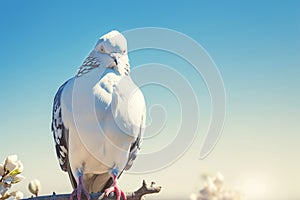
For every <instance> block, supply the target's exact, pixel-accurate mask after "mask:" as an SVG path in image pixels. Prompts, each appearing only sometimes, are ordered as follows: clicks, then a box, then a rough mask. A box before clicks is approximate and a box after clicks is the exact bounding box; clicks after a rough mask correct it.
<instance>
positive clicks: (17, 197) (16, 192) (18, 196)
mask: <svg viewBox="0 0 300 200" xmlns="http://www.w3.org/2000/svg"><path fill="white" fill-rule="evenodd" d="M10 195H11V196H13V197H15V199H23V198H24V194H23V193H22V192H20V191H14V192H11V193H10Z"/></svg>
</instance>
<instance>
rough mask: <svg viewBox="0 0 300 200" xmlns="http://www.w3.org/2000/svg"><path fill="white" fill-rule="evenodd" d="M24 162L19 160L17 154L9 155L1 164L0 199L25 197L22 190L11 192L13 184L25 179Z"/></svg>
mask: <svg viewBox="0 0 300 200" xmlns="http://www.w3.org/2000/svg"><path fill="white" fill-rule="evenodd" d="M23 169H24V166H23V163H22V162H21V161H20V160H18V156H17V155H11V156H7V158H6V159H5V160H4V162H3V163H2V164H0V199H1V200H3V199H22V198H23V197H24V195H23V193H22V192H19V191H14V192H11V193H10V192H9V189H10V188H11V186H12V184H16V183H18V182H20V181H22V180H24V176H22V175H21V174H20V173H21V172H23Z"/></svg>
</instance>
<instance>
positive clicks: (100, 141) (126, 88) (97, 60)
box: [52, 31, 146, 200]
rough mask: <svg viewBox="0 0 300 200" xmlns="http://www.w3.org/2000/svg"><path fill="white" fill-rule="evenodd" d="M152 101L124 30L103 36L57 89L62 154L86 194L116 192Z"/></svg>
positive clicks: (77, 188) (56, 131)
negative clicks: (136, 76)
mask: <svg viewBox="0 0 300 200" xmlns="http://www.w3.org/2000/svg"><path fill="white" fill-rule="evenodd" d="M145 121H146V105H145V100H144V96H143V94H142V92H141V91H140V90H139V88H138V87H137V86H136V85H135V84H134V82H133V81H132V79H131V77H130V66H129V60H128V55H127V41H126V39H125V37H124V36H123V35H122V34H121V33H120V32H118V31H111V32H109V33H107V34H105V35H103V36H102V37H101V38H100V39H99V40H98V42H97V44H96V46H95V48H94V49H93V51H92V52H91V53H90V54H89V56H88V57H87V58H86V59H85V60H84V62H83V64H82V65H81V66H80V68H79V70H78V72H77V74H76V76H74V77H73V78H71V79H69V80H68V81H66V82H65V83H64V84H63V85H62V86H61V87H60V88H59V89H58V91H57V93H56V95H55V98H54V104H53V115H52V132H53V137H54V141H55V148H56V154H57V157H58V160H59V164H60V166H61V169H62V170H63V171H66V172H68V174H69V177H70V180H71V183H72V186H73V188H74V191H73V193H72V194H71V197H70V198H71V199H73V197H75V196H76V195H77V199H80V198H81V193H82V192H84V194H85V195H86V196H87V198H88V199H90V197H89V194H88V193H91V192H105V195H106V196H107V195H108V194H109V193H111V192H115V194H116V197H117V199H118V200H119V199H120V198H121V197H122V198H123V199H126V196H125V194H124V192H123V191H121V190H120V189H119V188H118V186H117V178H118V177H119V176H120V175H121V173H122V172H123V170H128V169H129V168H130V167H131V165H132V162H133V160H134V159H135V158H136V155H137V151H138V150H139V147H140V142H141V138H142V136H143V133H144V128H145Z"/></svg>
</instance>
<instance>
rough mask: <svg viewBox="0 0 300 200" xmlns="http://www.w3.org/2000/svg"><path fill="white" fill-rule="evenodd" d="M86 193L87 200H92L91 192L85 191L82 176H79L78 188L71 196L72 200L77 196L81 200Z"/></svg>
mask: <svg viewBox="0 0 300 200" xmlns="http://www.w3.org/2000/svg"><path fill="white" fill-rule="evenodd" d="M82 192H83V193H84V195H85V196H86V198H87V200H91V197H90V194H89V192H88V191H87V190H86V189H85V187H84V185H83V184H82V176H79V181H78V186H77V188H76V189H75V190H74V191H73V192H72V194H71V195H70V200H73V198H74V197H75V196H77V200H81V193H82Z"/></svg>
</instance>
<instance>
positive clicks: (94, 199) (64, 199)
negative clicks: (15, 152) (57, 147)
mask: <svg viewBox="0 0 300 200" xmlns="http://www.w3.org/2000/svg"><path fill="white" fill-rule="evenodd" d="M154 185H155V183H154V182H152V183H151V185H150V187H147V184H146V182H145V180H143V185H142V187H141V188H140V189H138V190H137V191H135V192H131V193H127V194H126V197H127V200H141V199H142V197H143V196H144V195H146V194H153V193H158V192H160V190H161V187H160V186H154ZM52 199H53V200H69V199H70V194H55V193H53V194H52V195H49V196H38V197H32V198H29V199H27V200H52ZM82 199H85V197H83V196H82ZM98 199H101V200H115V199H116V198H115V196H112V197H104V194H103V193H94V194H91V200H98ZM121 200H123V199H122V198H121Z"/></svg>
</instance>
